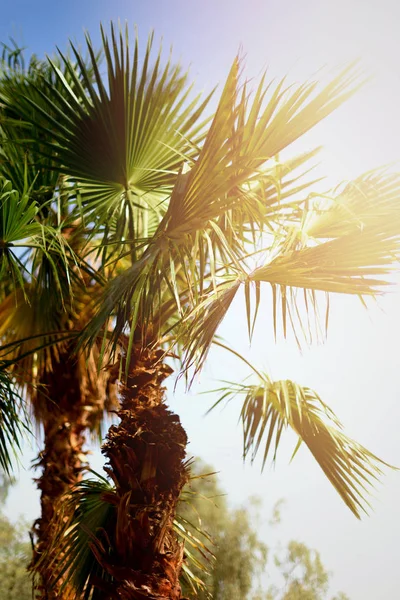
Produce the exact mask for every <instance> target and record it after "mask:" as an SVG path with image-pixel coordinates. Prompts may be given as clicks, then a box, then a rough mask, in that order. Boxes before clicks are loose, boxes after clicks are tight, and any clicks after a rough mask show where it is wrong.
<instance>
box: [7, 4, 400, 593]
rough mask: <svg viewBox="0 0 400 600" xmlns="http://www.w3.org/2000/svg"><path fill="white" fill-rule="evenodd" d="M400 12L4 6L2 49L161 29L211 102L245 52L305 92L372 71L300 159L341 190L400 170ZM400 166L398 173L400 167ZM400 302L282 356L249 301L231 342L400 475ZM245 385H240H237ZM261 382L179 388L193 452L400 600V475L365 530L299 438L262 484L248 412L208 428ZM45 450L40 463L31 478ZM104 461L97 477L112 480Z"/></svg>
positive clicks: (346, 302)
mask: <svg viewBox="0 0 400 600" xmlns="http://www.w3.org/2000/svg"><path fill="white" fill-rule="evenodd" d="M399 17H400V8H399V6H398V5H397V3H396V2H395V1H394V0H390V1H389V0H381V1H380V2H377V0H370V2H369V3H368V5H367V6H366V3H365V2H361V1H359V0H348V1H347V2H345V1H344V0H337V1H335V2H326V1H325V2H324V1H321V0H320V1H317V0H280V1H278V0H270V1H265V0H263V1H262V0H247V2H245V1H232V0H231V1H229V2H228V1H227V0H222V1H218V0H205V1H203V2H190V1H183V0H182V1H178V0H172V1H171V0H170V1H166V0H165V1H161V0H160V1H153V0H146V1H136V2H127V1H114V2H113V3H111V2H106V1H103V0H101V1H99V0H81V2H76V1H69V2H67V3H61V2H60V3H56V2H47V1H40V0H38V1H35V2H20V1H14V2H12V3H11V2H9V3H7V5H5V6H3V7H2V19H1V23H0V40H4V41H6V40H7V38H8V36H9V35H12V36H13V37H15V38H16V39H17V40H18V41H19V42H22V43H23V44H24V45H26V46H27V47H28V50H29V51H30V52H36V53H37V54H39V55H43V54H45V53H50V54H51V53H52V52H53V50H54V47H55V45H59V46H60V48H61V49H65V48H66V46H67V40H68V38H71V39H73V40H76V41H77V43H82V42H83V29H87V30H89V32H90V34H91V36H92V38H93V39H94V40H98V39H99V22H100V21H102V22H103V23H104V24H107V23H108V22H109V21H110V19H113V20H117V19H118V18H120V19H121V20H122V21H125V20H128V22H129V23H131V24H132V26H133V24H134V23H136V24H137V25H138V28H139V35H140V37H141V38H146V37H147V34H148V32H149V31H150V30H151V29H152V28H154V29H155V32H156V36H157V37H163V40H164V45H165V47H166V49H168V47H169V45H170V44H171V43H173V46H174V55H175V56H176V57H177V58H180V59H181V61H182V62H183V64H184V65H185V66H188V65H191V73H192V77H193V79H194V80H195V81H196V87H197V89H199V90H201V89H205V90H209V89H210V88H211V87H213V86H214V85H215V84H216V83H218V82H221V83H222V82H223V78H224V77H225V76H226V74H227V71H228V69H229V66H230V63H231V61H232V60H233V57H234V56H235V53H236V52H237V51H238V49H239V48H242V52H243V53H244V55H245V56H246V65H247V66H246V70H245V73H246V75H247V76H248V77H255V78H257V77H258V76H259V74H260V72H261V71H262V70H263V69H265V68H267V67H268V73H269V76H270V77H274V76H283V75H285V74H288V79H289V80H292V81H299V80H303V79H304V78H305V77H309V76H312V75H315V73H316V72H317V71H318V70H319V69H321V68H323V69H322V71H321V72H320V74H319V76H320V77H321V78H322V79H325V78H326V77H327V76H328V74H329V72H330V71H331V70H332V69H334V68H335V67H337V65H338V64H343V63H344V62H346V61H349V60H353V59H355V58H360V59H361V65H362V68H363V70H364V72H365V73H366V75H367V76H371V81H370V82H369V83H368V84H367V85H366V86H365V88H364V89H363V90H362V91H360V93H359V94H358V95H357V96H356V97H355V98H354V99H352V100H351V101H350V102H349V103H348V105H347V106H345V107H343V108H341V109H340V110H339V111H337V113H336V114H334V115H332V117H330V118H329V119H328V120H327V121H326V122H324V123H323V124H321V125H320V126H318V127H317V128H316V129H315V130H314V131H313V132H312V133H311V134H309V135H307V137H306V138H305V139H304V140H303V141H302V142H300V143H299V145H298V149H302V148H303V149H304V148H307V147H309V146H311V145H319V144H324V146H325V150H324V151H323V152H322V162H323V167H321V170H322V169H323V171H324V173H326V174H327V175H328V178H329V181H332V182H339V181H341V180H342V179H345V178H348V177H354V176H356V175H358V174H360V173H361V172H363V171H366V170H368V169H370V168H372V167H374V166H379V165H382V164H386V163H388V162H395V165H394V167H393V168H397V169H398V168H399V163H398V161H399V159H400V145H399V139H400V119H399V116H398V106H399V103H400V68H399V65H398V56H399V55H400V53H399V50H400V47H399V46H400V42H399V41H398V39H397V26H398V23H399ZM396 161H397V162H396ZM399 306H400V303H399V297H398V294H397V293H393V294H392V295H390V296H388V297H387V298H385V299H383V300H382V301H381V302H380V305H379V306H374V307H372V308H371V310H370V311H369V313H366V312H365V311H364V310H363V309H362V307H361V305H360V304H359V303H358V301H357V300H356V299H348V298H338V299H335V301H334V302H333V303H332V316H331V322H330V331H329V336H328V340H327V342H326V343H325V345H323V346H317V347H313V348H311V349H305V350H304V352H303V354H302V355H300V354H299V352H298V350H297V348H296V346H295V344H294V342H293V340H292V339H288V340H287V341H284V340H282V339H279V340H278V343H277V344H275V342H274V338H273V332H272V327H271V307H270V303H269V301H268V298H266V299H265V301H264V304H263V314H262V319H261V321H260V323H259V328H258V332H257V334H256V336H255V340H254V344H253V346H252V348H251V349H249V347H248V343H247V338H246V323H245V318H244V317H242V314H243V311H242V310H241V308H242V307H241V305H240V300H239V302H238V303H237V305H236V306H235V307H234V310H233V313H232V315H231V317H230V319H229V320H228V321H227V322H226V323H225V324H224V329H223V331H222V332H221V333H223V335H224V336H225V337H226V338H227V339H229V341H230V343H231V344H232V345H233V346H234V347H235V348H236V349H238V350H239V351H242V352H244V353H247V354H248V355H249V356H250V357H251V358H252V360H253V361H254V362H255V363H256V364H258V365H260V366H261V367H264V368H266V369H268V370H269V371H270V373H271V375H272V376H273V377H279V378H280V377H282V378H292V379H295V380H297V381H298V382H299V383H301V384H304V385H309V386H310V387H314V388H315V389H316V390H317V391H318V392H319V393H320V395H321V396H322V398H323V399H324V400H325V401H326V402H327V403H328V404H329V405H331V406H332V408H333V409H334V410H335V411H336V413H337V414H338V416H339V417H340V418H341V420H342V421H343V423H344V425H345V428H346V432H347V433H349V434H350V435H351V436H353V437H355V438H356V439H357V440H358V441H360V442H361V443H362V444H364V445H366V446H367V447H368V448H370V449H371V450H372V451H373V452H375V453H376V454H378V455H379V456H381V457H382V458H384V459H385V460H387V461H388V462H390V463H392V464H393V463H394V464H397V465H400V440H399V436H398V423H399V420H400V406H399V401H398V400H399V398H398V395H399V394H398V388H399V386H398V374H399V372H400V356H399V351H398V340H399V339H400V317H399ZM233 374H234V375H233ZM246 375H247V372H246V369H244V368H243V367H242V365H238V364H237V362H235V360H234V359H233V358H228V357H224V358H222V357H221V355H220V354H214V355H211V357H210V361H209V365H208V367H207V368H206V370H205V372H204V373H203V374H202V376H201V378H200V382H199V384H198V385H197V386H195V387H194V389H193V390H192V392H191V393H190V395H188V396H187V395H185V394H184V392H183V389H182V388H180V387H178V389H177V392H176V393H175V395H173V393H172V387H173V386H172V385H171V386H170V388H171V389H170V392H169V395H170V399H171V404H172V406H173V407H174V408H175V409H176V410H177V411H178V412H179V413H180V414H181V416H182V420H183V423H184V425H185V427H186V429H187V431H188V433H189V438H190V440H191V444H190V447H189V449H190V452H192V453H193V454H198V455H201V456H202V457H203V458H204V459H206V460H207V461H209V462H211V463H212V464H213V465H214V466H215V468H216V469H217V470H219V471H220V472H221V478H222V480H223V484H224V485H225V487H226V489H227V491H228V494H229V497H230V498H231V501H232V502H233V503H239V502H243V501H245V500H246V498H247V497H248V496H249V495H252V494H258V495H260V496H261V497H262V498H263V500H264V505H265V519H264V524H263V526H262V533H263V536H264V538H265V541H266V542H267V543H270V544H271V545H273V544H275V543H276V541H277V539H278V537H279V538H280V539H282V540H285V539H290V538H296V539H299V540H301V541H304V542H306V543H308V544H310V545H311V546H314V547H316V548H318V549H319V550H321V553H322V557H323V560H324V562H325V563H326V565H327V566H328V568H329V569H331V570H332V571H333V572H334V578H333V582H334V589H335V590H337V589H343V590H344V591H345V592H347V593H348V595H349V596H350V598H351V600H376V599H378V598H385V599H386V598H388V599H392V598H393V599H394V598H396V597H397V596H398V589H399V584H400V576H399V573H398V568H397V561H396V556H397V553H398V549H397V545H398V539H399V537H400V523H399V519H398V506H399V503H400V475H399V474H398V473H389V474H388V476H387V477H385V478H384V480H383V486H379V487H378V489H377V491H376V493H375V499H374V500H373V506H374V509H375V512H373V513H372V515H371V517H369V518H366V519H363V521H362V522H358V521H356V520H355V519H354V517H353V516H352V515H351V514H350V513H349V511H348V510H347V509H346V507H344V506H342V504H341V501H340V499H339V497H338V496H337V494H336V492H335V491H334V490H332V489H331V486H330V484H329V483H328V482H327V481H326V480H325V478H324V476H323V474H322V472H320V470H319V468H318V466H317V465H315V464H314V462H313V460H312V458H311V457H309V456H308V454H307V452H306V450H305V449H304V448H303V449H301V450H300V452H299V454H298V456H297V457H296V460H295V461H294V463H292V464H291V465H290V466H288V464H287V463H288V458H289V457H290V450H291V449H293V445H294V443H295V440H294V438H293V437H290V436H288V440H287V441H286V440H285V442H284V444H283V447H282V453H281V455H280V457H278V462H277V465H276V467H275V468H269V467H268V468H267V469H266V470H265V472H264V473H263V474H260V469H259V465H254V466H253V467H251V466H250V465H247V466H243V465H242V461H241V437H240V430H239V428H238V427H237V419H238V414H239V408H238V406H235V405H234V404H232V405H231V406H229V407H227V408H226V409H225V410H223V411H220V410H218V411H217V412H216V413H215V414H213V415H211V416H209V417H205V418H204V417H203V415H204V413H205V411H206V409H207V408H208V406H209V404H210V403H211V398H210V399H208V398H207V397H205V396H199V395H198V394H197V392H198V391H199V390H204V389H207V388H212V387H215V379H217V378H219V377H221V378H225V379H228V378H230V379H232V378H233V376H235V377H237V378H241V377H244V376H246ZM35 451H36V450H35V449H34V450H32V451H27V453H26V460H25V465H26V466H28V465H29V460H30V459H31V458H33V455H34V452H35ZM101 465H102V461H101V457H100V456H99V454H98V453H96V454H95V455H94V466H95V468H97V469H98V470H100V469H101ZM30 476H31V475H30V473H28V472H27V471H23V470H22V472H21V485H20V486H18V487H17V488H16V489H15V490H14V491H13V492H12V494H11V496H10V501H9V504H8V511H9V514H11V515H13V516H15V515H16V514H18V513H19V512H24V513H26V514H27V515H29V517H32V518H33V517H34V516H35V515H36V511H37V506H38V504H37V496H36V495H35V492H34V488H33V487H32V486H30V484H29V478H30ZM281 497H285V498H286V499H287V506H286V508H285V509H284V512H283V524H282V526H281V528H280V530H279V533H277V532H275V531H271V530H270V528H269V527H268V526H267V522H268V519H269V515H270V510H271V507H272V506H273V504H274V502H275V501H276V500H277V499H278V498H281Z"/></svg>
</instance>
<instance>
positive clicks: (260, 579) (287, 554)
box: [178, 463, 349, 600]
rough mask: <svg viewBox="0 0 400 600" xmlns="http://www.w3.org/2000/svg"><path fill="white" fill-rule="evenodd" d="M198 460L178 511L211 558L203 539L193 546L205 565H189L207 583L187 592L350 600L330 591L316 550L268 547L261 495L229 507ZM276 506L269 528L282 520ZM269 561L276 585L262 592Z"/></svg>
mask: <svg viewBox="0 0 400 600" xmlns="http://www.w3.org/2000/svg"><path fill="white" fill-rule="evenodd" d="M196 465H197V466H196V469H195V473H196V475H195V478H194V479H192V480H191V483H190V485H189V486H188V487H187V488H186V489H185V490H184V493H183V496H182V502H181V503H180V506H179V511H178V512H179V516H180V518H181V519H184V520H185V522H186V523H187V522H190V523H191V525H189V526H188V529H189V531H190V532H191V533H192V535H193V536H194V537H195V538H197V539H198V540H199V541H201V542H202V543H204V546H206V547H208V548H209V549H210V550H211V551H212V553H213V558H211V557H210V556H209V557H208V559H207V558H205V557H206V556H207V552H206V551H205V549H204V548H203V547H202V546H201V544H199V546H198V548H197V549H196V550H194V554H195V557H196V559H197V560H198V561H199V563H202V565H203V568H201V567H199V566H197V565H195V564H193V563H192V564H191V565H190V568H193V570H194V572H195V574H196V576H197V577H199V578H200V579H202V581H203V582H204V584H205V588H204V589H200V590H199V591H198V593H197V595H196V594H195V593H194V592H193V591H191V590H190V588H189V587H188V584H186V585H185V592H186V595H187V596H189V597H193V598H198V599H199V600H208V599H210V598H212V599H213V600H328V599H329V600H349V599H348V598H347V596H345V595H344V594H343V593H339V595H338V596H335V597H334V598H332V597H331V596H329V594H328V590H329V579H330V573H329V572H328V571H327V570H326V568H325V567H324V565H323V563H322V560H321V556H320V553H319V552H318V551H317V550H313V549H311V548H309V547H308V546H306V545H305V544H304V543H301V542H298V541H295V540H292V541H290V542H289V543H288V544H287V545H286V546H285V547H284V548H282V549H280V550H277V551H274V552H272V551H271V550H270V549H269V548H268V546H267V545H266V544H265V543H264V542H263V541H262V539H261V538H260V535H259V529H258V526H259V520H260V515H259V511H260V508H261V501H260V499H258V498H250V499H249V501H248V503H247V505H246V506H242V507H239V508H230V507H229V505H228V503H227V498H226V496H225V495H224V494H223V491H222V489H221V487H220V484H219V482H218V479H217V477H216V476H215V475H214V474H212V475H208V476H204V477H203V476H201V475H200V473H210V472H211V471H212V469H211V468H209V467H207V466H205V465H204V464H202V463H196ZM280 505H281V502H278V503H277V504H276V506H275V507H274V510H273V514H272V518H271V520H270V521H269V524H270V525H271V527H272V526H274V525H276V524H277V523H279V522H280ZM200 531H203V535H202V534H201V533H200ZM271 564H274V566H275V567H276V569H275V571H276V573H275V575H276V578H277V579H279V580H280V584H279V585H278V584H277V585H270V586H269V588H268V590H267V591H263V588H264V587H267V586H266V585H265V582H266V579H267V576H270V573H271V570H270V565H271ZM203 569H207V572H205V571H204V570H203ZM274 578H275V577H274Z"/></svg>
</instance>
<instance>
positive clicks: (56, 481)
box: [30, 349, 108, 600]
mask: <svg viewBox="0 0 400 600" xmlns="http://www.w3.org/2000/svg"><path fill="white" fill-rule="evenodd" d="M70 350H71V351H72V349H70ZM93 360H94V357H92V356H91V357H89V369H88V364H87V360H86V357H85V356H84V355H80V356H79V357H76V355H75V356H74V355H72V354H71V352H68V353H63V354H62V355H61V356H60V357H59V360H58V362H54V363H53V365H52V369H51V371H50V370H49V371H47V372H45V373H44V374H43V376H42V377H41V381H40V385H39V390H40V394H41V397H40V398H38V399H37V402H38V403H40V405H41V406H40V411H41V419H42V422H43V433H44V449H43V451H42V452H41V453H40V454H39V457H38V461H37V463H36V465H37V466H38V467H41V468H42V473H41V476H40V477H39V478H38V479H36V482H37V486H38V488H39V490H40V492H41V497H40V503H41V516H40V518H39V519H38V520H37V521H36V522H35V524H34V527H33V535H34V538H35V541H36V543H35V546H34V554H33V559H32V563H31V565H30V570H31V571H33V573H34V574H35V581H36V594H37V595H36V596H35V598H37V599H40V600H66V598H67V597H68V589H64V590H63V593H62V595H60V594H59V593H58V590H57V587H54V586H50V585H49V580H50V577H51V573H49V572H48V571H47V568H46V566H45V565H43V564H42V562H41V556H42V555H43V554H44V553H46V551H47V550H48V548H50V546H51V543H52V540H53V539H54V535H55V533H56V528H57V524H56V523H55V520H54V519H53V517H54V516H55V515H56V513H57V510H58V507H59V505H60V503H61V501H62V500H64V499H65V498H66V497H67V495H68V493H69V492H70V491H71V489H72V488H73V487H74V486H75V485H76V484H77V483H79V482H80V481H81V480H82V474H83V472H84V470H85V469H86V468H87V466H88V463H87V461H86V454H87V453H86V451H85V450H84V445H85V442H86V437H85V432H86V431H87V430H88V429H93V426H94V425H95V423H96V421H98V420H99V419H100V418H101V416H102V414H103V411H104V408H105V399H106V396H107V390H106V387H107V379H108V374H107V373H104V374H103V373H102V374H100V375H99V376H98V378H97V379H96V381H94V380H93V377H91V373H90V362H91V361H92V362H93ZM92 372H93V373H96V365H93V369H92Z"/></svg>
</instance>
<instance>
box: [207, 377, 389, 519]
mask: <svg viewBox="0 0 400 600" xmlns="http://www.w3.org/2000/svg"><path fill="white" fill-rule="evenodd" d="M214 391H215V392H218V393H219V394H221V396H220V397H219V399H218V400H217V401H216V403H215V404H214V405H213V407H212V408H214V407H215V406H217V405H219V404H220V403H221V402H222V401H230V400H232V399H233V398H234V397H236V396H241V397H244V401H243V406H242V409H241V413H240V417H241V421H242V424H243V444H244V445H243V457H244V458H247V457H248V456H249V455H250V458H251V460H252V461H253V460H254V458H255V457H256V455H257V453H258V452H259V451H260V452H262V467H263V468H264V465H265V463H266V461H267V459H268V458H269V457H270V455H271V452H272V453H273V460H274V461H275V459H276V455H277V451H278V448H279V443H280V440H281V436H282V433H283V432H284V431H285V430H286V429H288V428H291V429H292V430H293V431H294V432H295V434H297V435H298V444H297V446H296V449H295V451H294V453H293V456H294V455H295V453H296V452H297V450H298V448H299V446H300V444H301V443H302V442H304V443H305V444H306V446H307V447H308V449H309V450H310V452H311V453H312V455H313V456H314V458H315V460H316V461H317V462H318V464H319V466H320V467H321V469H322V470H323V471H324V473H325V475H326V476H327V478H328V479H329V481H330V482H331V483H332V485H333V486H334V488H335V489H336V490H337V492H338V493H339V494H340V496H341V497H342V499H343V500H344V502H345V503H346V505H347V506H348V507H349V508H350V510H351V511H352V512H353V514H354V515H355V516H356V517H357V518H360V514H361V511H364V512H366V508H365V507H366V506H370V505H369V503H368V502H367V501H366V500H365V496H364V494H365V493H368V492H369V488H370V486H371V485H373V483H374V481H376V480H377V478H378V476H379V475H380V474H381V473H382V471H381V467H382V466H389V465H387V464H386V463H384V462H383V461H382V460H380V459H379V458H377V457H376V456H375V455H374V454H372V453H371V452H369V450H367V449H366V448H364V447H363V446H361V445H360V444H358V443H357V442H355V441H354V440H352V439H351V438H349V437H347V436H346V435H345V434H344V433H343V432H342V425H341V423H340V422H339V421H338V419H337V417H336V416H335V414H334V413H333V412H332V410H331V409H330V408H329V407H328V406H327V405H326V404H325V403H324V402H323V401H322V400H321V398H320V397H319V396H318V394H317V393H316V392H314V391H313V390H311V389H309V388H307V387H302V386H300V385H298V384H297V383H294V382H293V381H289V380H281V381H272V380H271V379H270V378H269V377H268V376H267V375H265V374H263V375H262V379H261V380H260V381H258V383H256V384H254V385H251V384H244V383H243V384H233V383H229V382H226V386H224V387H222V388H220V389H218V390H214Z"/></svg>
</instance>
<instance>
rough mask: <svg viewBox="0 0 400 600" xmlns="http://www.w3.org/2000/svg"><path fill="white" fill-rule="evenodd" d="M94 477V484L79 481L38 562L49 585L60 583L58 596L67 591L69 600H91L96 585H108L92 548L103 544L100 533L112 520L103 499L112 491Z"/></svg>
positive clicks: (105, 575)
mask: <svg viewBox="0 0 400 600" xmlns="http://www.w3.org/2000/svg"><path fill="white" fill-rule="evenodd" d="M95 475H97V477H98V479H97V480H86V481H82V482H81V483H80V484H79V485H77V486H76V488H75V489H74V490H73V491H72V492H71V494H70V497H69V498H68V499H66V500H65V501H64V503H63V504H62V505H61V508H60V512H59V518H58V524H59V526H58V529H57V534H56V536H55V538H54V540H53V541H52V544H51V545H50V547H49V548H48V551H47V552H46V553H45V554H44V555H43V556H42V557H41V559H40V561H41V568H42V569H46V570H47V571H48V573H49V581H50V582H51V585H56V584H58V583H60V584H61V585H60V587H59V588H58V589H59V590H60V593H63V591H65V590H66V589H68V598H69V600H78V599H79V600H89V598H90V599H91V600H94V599H95V598H97V595H96V594H97V593H98V589H97V590H96V585H95V584H97V585H98V584H101V583H103V584H105V585H107V584H109V582H110V581H111V578H110V576H109V575H108V574H107V573H106V572H105V571H104V570H103V569H102V567H101V565H100V564H99V562H98V561H97V558H96V553H95V547H96V544H101V543H102V542H101V535H102V532H103V531H104V530H105V526H106V524H107V523H109V521H110V519H113V518H114V514H115V506H113V505H112V504H110V503H109V502H107V501H106V500H105V499H104V496H107V494H110V493H111V494H112V493H113V487H112V486H111V485H110V484H109V483H108V482H107V480H106V479H104V478H103V477H101V476H100V475H98V474H97V473H95ZM55 566H57V568H56V569H55Z"/></svg>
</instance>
